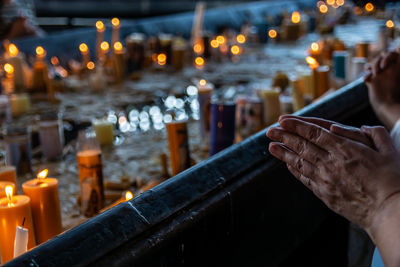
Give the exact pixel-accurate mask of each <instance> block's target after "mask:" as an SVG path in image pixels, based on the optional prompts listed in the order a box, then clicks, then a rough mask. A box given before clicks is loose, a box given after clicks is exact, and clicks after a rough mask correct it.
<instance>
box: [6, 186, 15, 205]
mask: <svg viewBox="0 0 400 267" xmlns="http://www.w3.org/2000/svg"><path fill="white" fill-rule="evenodd" d="M5 190H6V196H7V200H8V206H11V205H12V197H13V193H14V192H13V191H14V188H13V187H12V185H7V186H6V189H5Z"/></svg>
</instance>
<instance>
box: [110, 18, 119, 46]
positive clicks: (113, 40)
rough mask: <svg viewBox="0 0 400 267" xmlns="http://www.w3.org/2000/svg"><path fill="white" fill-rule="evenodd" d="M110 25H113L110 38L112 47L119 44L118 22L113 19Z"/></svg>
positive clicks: (116, 19)
mask: <svg viewBox="0 0 400 267" xmlns="http://www.w3.org/2000/svg"><path fill="white" fill-rule="evenodd" d="M111 24H112V25H113V30H112V37H111V46H114V44H115V43H116V42H119V28H120V21H119V19H118V18H113V19H112V20H111Z"/></svg>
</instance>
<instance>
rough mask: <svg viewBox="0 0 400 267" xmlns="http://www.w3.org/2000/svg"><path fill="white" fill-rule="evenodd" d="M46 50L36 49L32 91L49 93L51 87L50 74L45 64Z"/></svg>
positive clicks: (39, 47)
mask: <svg viewBox="0 0 400 267" xmlns="http://www.w3.org/2000/svg"><path fill="white" fill-rule="evenodd" d="M45 58H46V50H44V49H43V47H41V46H38V47H36V61H35V64H34V65H33V79H32V89H33V91H35V92H44V93H46V92H48V90H49V87H50V80H49V73H48V70H47V65H46V63H45Z"/></svg>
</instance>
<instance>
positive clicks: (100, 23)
mask: <svg viewBox="0 0 400 267" xmlns="http://www.w3.org/2000/svg"><path fill="white" fill-rule="evenodd" d="M96 28H97V30H98V31H101V30H104V23H103V22H102V21H101V20H98V21H97V22H96Z"/></svg>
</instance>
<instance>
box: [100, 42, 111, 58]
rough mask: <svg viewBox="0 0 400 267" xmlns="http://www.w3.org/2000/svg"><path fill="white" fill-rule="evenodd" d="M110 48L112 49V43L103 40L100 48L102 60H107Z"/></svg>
mask: <svg viewBox="0 0 400 267" xmlns="http://www.w3.org/2000/svg"><path fill="white" fill-rule="evenodd" d="M109 49H110V45H109V43H108V42H106V41H103V42H101V44H100V50H101V52H100V54H101V55H100V61H105V60H106V57H107V54H108V50H109Z"/></svg>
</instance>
